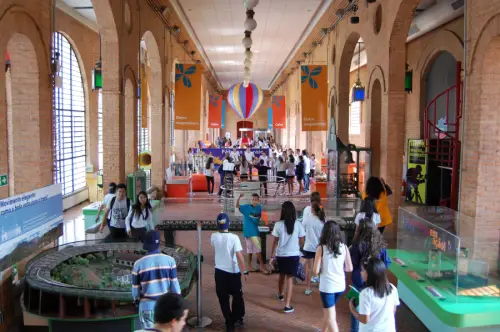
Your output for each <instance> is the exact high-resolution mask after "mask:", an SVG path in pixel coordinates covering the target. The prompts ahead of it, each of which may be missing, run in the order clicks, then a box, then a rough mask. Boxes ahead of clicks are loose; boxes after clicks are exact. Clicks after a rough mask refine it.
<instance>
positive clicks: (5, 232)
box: [0, 184, 63, 271]
mask: <svg viewBox="0 0 500 332" xmlns="http://www.w3.org/2000/svg"><path fill="white" fill-rule="evenodd" d="M62 224H63V205H62V193H61V185H59V184H55V185H51V186H48V187H44V188H41V189H37V190H35V191H31V192H28V193H24V194H21V195H17V196H13V197H9V198H6V199H3V200H0V271H2V270H4V269H6V268H8V267H9V266H11V265H13V264H14V263H16V262H18V261H20V260H22V259H23V258H26V257H28V256H29V255H31V254H33V253H35V252H36V251H37V250H39V249H41V248H43V247H45V246H47V245H48V244H50V243H51V242H53V241H54V240H56V239H57V238H58V237H59V236H60V235H62Z"/></svg>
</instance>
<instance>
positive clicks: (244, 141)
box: [213, 133, 276, 149]
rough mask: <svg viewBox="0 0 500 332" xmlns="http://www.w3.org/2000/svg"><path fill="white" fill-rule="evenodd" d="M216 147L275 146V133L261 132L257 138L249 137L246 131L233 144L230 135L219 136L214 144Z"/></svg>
mask: <svg viewBox="0 0 500 332" xmlns="http://www.w3.org/2000/svg"><path fill="white" fill-rule="evenodd" d="M213 145H214V146H215V147H217V148H220V149H223V148H232V147H236V148H247V147H249V148H261V149H263V148H275V149H276V142H275V141H274V137H273V135H262V134H260V135H259V136H257V137H256V138H255V139H252V138H250V137H248V135H247V134H246V133H244V134H242V135H241V137H239V138H238V139H236V141H235V142H234V144H233V141H232V140H231V138H230V137H217V139H216V140H215V142H214V144H213Z"/></svg>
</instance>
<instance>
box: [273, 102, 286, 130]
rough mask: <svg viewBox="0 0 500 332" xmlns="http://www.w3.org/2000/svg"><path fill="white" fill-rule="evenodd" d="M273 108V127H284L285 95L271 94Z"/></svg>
mask: <svg viewBox="0 0 500 332" xmlns="http://www.w3.org/2000/svg"><path fill="white" fill-rule="evenodd" d="M271 102H272V103H271V105H272V109H273V128H276V129H285V128H286V107H285V96H273V97H272V99H271Z"/></svg>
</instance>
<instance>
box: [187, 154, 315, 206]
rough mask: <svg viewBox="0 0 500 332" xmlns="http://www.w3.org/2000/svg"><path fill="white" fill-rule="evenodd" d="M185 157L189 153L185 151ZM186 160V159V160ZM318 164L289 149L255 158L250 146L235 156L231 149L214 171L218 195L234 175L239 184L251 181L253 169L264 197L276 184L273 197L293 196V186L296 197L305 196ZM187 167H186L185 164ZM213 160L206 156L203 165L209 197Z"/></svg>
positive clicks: (312, 155)
mask: <svg viewBox="0 0 500 332" xmlns="http://www.w3.org/2000/svg"><path fill="white" fill-rule="evenodd" d="M188 155H189V151H188ZM188 160H189V157H188ZM317 165H318V163H317V161H316V156H315V155H314V154H311V155H309V153H308V152H307V150H302V151H300V149H297V150H296V151H294V150H293V149H289V150H287V151H281V149H280V148H278V149H276V150H271V153H270V155H269V156H268V155H267V154H266V152H262V153H261V154H260V156H259V157H257V156H256V155H255V154H254V152H253V151H252V150H251V148H250V147H247V149H246V151H245V152H244V153H241V154H240V153H239V151H238V150H237V148H236V147H235V148H233V150H232V151H231V152H227V153H226V155H225V156H224V158H223V162H222V165H220V166H219V167H218V168H217V172H218V173H219V175H220V182H219V183H220V187H219V191H218V194H217V195H218V196H219V197H220V196H221V195H222V193H223V187H224V184H226V183H227V182H228V181H229V182H230V183H232V182H233V178H234V177H235V176H239V179H240V181H242V182H244V181H252V180H253V170H254V169H256V170H257V174H258V180H259V181H260V183H261V186H262V188H263V190H264V194H265V195H268V185H267V184H268V183H269V182H273V183H277V188H276V191H275V195H277V194H278V193H280V194H281V195H285V194H286V189H287V188H288V195H290V196H292V195H294V192H293V190H294V183H295V181H296V182H297V183H298V185H299V188H298V192H297V193H296V194H297V195H301V194H304V193H308V192H309V191H310V180H311V178H314V175H315V173H316V167H317ZM188 166H189V164H188ZM215 172H216V167H215V161H214V158H213V157H208V159H207V162H206V164H205V169H204V173H205V177H206V179H207V192H208V194H209V195H214V186H215V181H214V177H215Z"/></svg>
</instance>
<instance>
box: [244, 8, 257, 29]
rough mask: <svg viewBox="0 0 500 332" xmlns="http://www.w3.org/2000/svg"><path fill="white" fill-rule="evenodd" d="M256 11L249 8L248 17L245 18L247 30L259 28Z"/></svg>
mask: <svg viewBox="0 0 500 332" xmlns="http://www.w3.org/2000/svg"><path fill="white" fill-rule="evenodd" d="M254 15H255V12H254V11H253V10H247V19H246V20H245V24H244V26H245V30H248V31H254V30H255V29H256V28H257V21H256V20H255V19H254V18H253V16H254Z"/></svg>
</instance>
